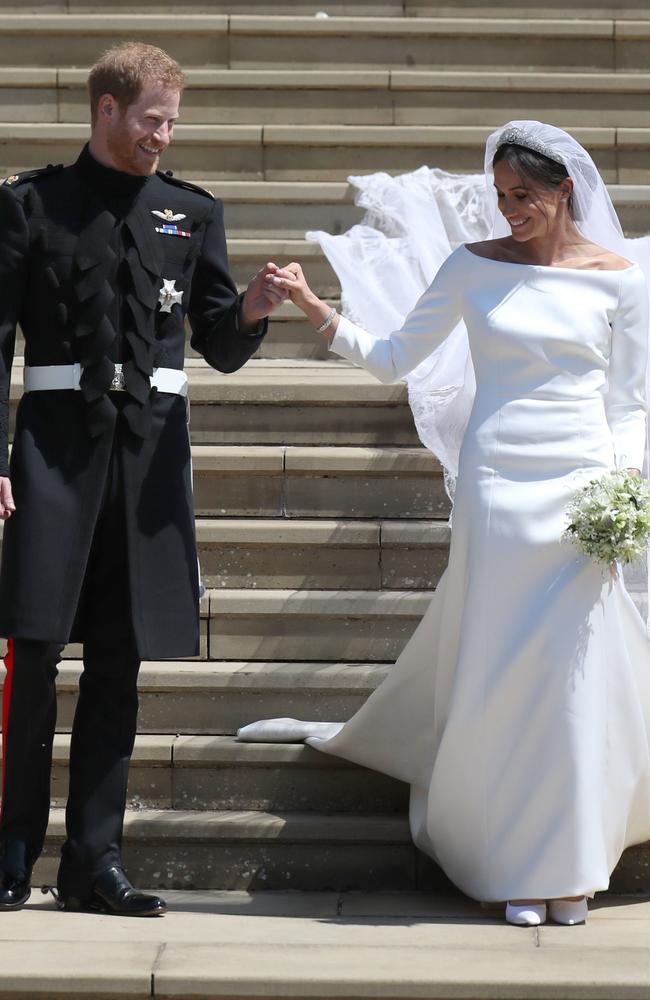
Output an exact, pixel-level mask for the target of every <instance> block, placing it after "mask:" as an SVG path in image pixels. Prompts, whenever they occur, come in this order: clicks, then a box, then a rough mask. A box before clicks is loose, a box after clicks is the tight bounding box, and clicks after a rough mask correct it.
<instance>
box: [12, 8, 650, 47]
mask: <svg viewBox="0 0 650 1000" xmlns="http://www.w3.org/2000/svg"><path fill="white" fill-rule="evenodd" d="M2 27H3V33H5V34H7V35H9V36H12V35H13V36H16V35H18V36H19V35H32V36H33V35H36V34H41V35H42V34H54V35H64V36H69V35H73V34H74V33H75V32H83V33H84V34H85V35H104V34H109V35H115V34H116V33H118V32H126V31H128V32H129V33H130V34H132V35H134V36H137V35H140V34H145V33H146V34H148V35H151V33H155V34H156V35H172V36H174V37H175V36H177V35H178V30H179V26H178V23H177V19H170V18H169V17H168V16H166V15H160V14H142V13H136V14H123V13H117V14H110V15H107V14H104V13H102V14H96V13H91V14H70V13H58V14H54V13H52V14H35V13H29V14H5V13H4V12H3V19H2ZM182 27H183V34H185V35H192V34H200V35H203V36H205V35H214V36H217V37H219V36H221V37H225V36H228V35H238V36H246V35H255V34H260V33H263V34H264V35H265V36H273V35H283V36H287V35H288V36H305V35H307V36H315V37H321V38H322V37H327V36H330V37H332V36H334V37H340V36H342V35H343V36H345V37H350V36H352V37H364V36H365V37H371V38H372V37H375V38H376V37H385V36H388V37H393V38H400V37H413V36H414V35H415V36H422V35H424V36H434V37H437V38H440V37H458V36H460V37H463V36H466V35H471V36H474V37H475V36H481V37H494V36H503V35H506V36H516V37H526V36H532V37H534V38H579V39H581V40H582V39H604V40H607V39H610V40H614V39H619V38H620V39H627V38H638V37H647V36H648V35H649V34H650V25H648V22H647V21H644V20H622V19H618V18H612V17H609V18H550V17H545V18H522V17H484V18H480V17H472V18H471V19H469V18H466V17H465V18H463V17H408V16H404V17H400V18H396V17H368V16H358V15H348V16H346V15H333V16H331V17H328V18H315V17H313V15H312V16H310V15H278V14H266V15H259V14H183V15H182Z"/></svg>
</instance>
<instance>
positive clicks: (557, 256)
mask: <svg viewBox="0 0 650 1000" xmlns="http://www.w3.org/2000/svg"><path fill="white" fill-rule="evenodd" d="M490 142H491V143H492V146H491V147H490V146H488V149H489V150H490V149H491V150H492V151H493V152H494V155H493V156H492V154H491V155H490V164H489V166H491V167H493V171H494V185H495V188H496V192H497V197H498V208H499V211H500V213H501V215H502V217H503V218H504V219H505V220H506V222H507V224H508V227H509V235H507V236H505V237H502V238H497V239H492V240H486V241H483V242H479V243H475V244H472V245H470V246H460V247H459V248H458V249H457V250H455V251H454V252H453V253H452V254H451V255H450V256H449V257H448V259H447V260H446V261H445V263H444V264H443V266H442V267H441V268H440V270H439V271H438V273H437V275H436V277H435V279H434V281H433V283H432V284H431V285H430V287H429V288H428V289H427V290H426V291H425V292H424V294H423V295H422V297H421V298H420V300H419V301H418V303H417V305H416V306H415V308H414V309H413V310H412V312H411V313H410V314H409V315H408V317H407V318H406V320H405V322H404V325H403V326H402V328H401V329H400V330H398V331H396V332H394V333H392V334H390V336H388V337H383V338H377V337H376V336H373V335H371V334H370V333H369V332H367V331H365V330H363V329H361V328H360V327H359V326H356V325H355V324H353V323H352V322H350V321H349V320H347V319H345V318H343V317H340V316H338V315H335V316H333V315H332V312H331V310H330V309H329V307H328V306H327V305H326V304H325V303H323V302H321V301H320V300H319V299H318V298H317V297H316V296H315V295H314V293H313V292H311V290H310V288H309V286H308V284H307V282H306V280H305V278H304V275H303V273H302V270H301V268H300V266H299V265H298V264H291V265H288V266H287V267H286V268H285V269H283V270H282V271H280V272H278V273H277V275H276V276H275V278H274V279H273V280H274V281H275V282H276V283H277V284H278V285H280V286H282V287H285V288H287V289H288V290H289V292H290V294H291V297H292V299H293V301H294V302H296V303H297V305H298V306H300V308H302V309H303V311H304V312H305V314H306V315H307V317H308V318H309V319H310V320H311V321H312V322H313V323H314V325H315V326H316V327H320V328H321V329H323V331H324V333H325V335H326V336H328V338H330V337H331V349H332V350H333V351H335V352H336V353H337V354H339V355H341V356H342V357H344V358H347V359H348V360H350V361H353V362H355V363H356V364H359V365H362V366H363V367H365V368H367V369H368V370H369V371H371V372H372V373H373V374H374V375H376V376H377V378H379V379H380V380H381V381H383V382H394V381H397V380H399V379H401V378H403V377H404V376H405V375H406V374H407V373H408V372H410V371H412V370H413V369H414V368H415V367H416V366H417V365H418V364H419V363H420V362H421V361H422V360H423V359H424V358H425V357H427V356H428V355H430V354H431V352H432V351H433V350H434V349H435V348H437V347H438V345H440V344H442V343H443V341H445V338H447V337H448V336H449V334H450V333H451V332H452V331H453V330H454V328H456V327H457V324H458V322H459V320H460V319H461V318H462V319H463V320H464V322H465V326H466V329H467V335H468V339H469V349H470V354H471V359H472V363H473V369H474V373H475V377H476V395H475V398H474V401H473V405H472V408H471V414H470V416H469V422H468V424H467V428H466V430H465V433H464V437H463V443H462V448H461V451H460V457H459V462H458V478H457V483H456V490H455V504H454V512H453V530H452V539H451V547H450V553H449V564H448V568H447V570H446V571H445V573H444V575H443V577H442V579H441V581H440V583H439V585H438V588H437V590H436V592H435V594H434V595H433V598H432V601H431V605H430V607H429V609H428V611H427V613H426V614H425V616H424V618H423V619H422V622H421V623H420V625H419V627H418V628H417V630H416V632H415V634H414V635H413V637H412V639H411V640H410V642H409V643H408V645H407V646H406V648H405V649H404V651H403V653H402V655H401V656H400V658H399V660H398V661H397V663H396V664H395V666H394V668H393V669H392V671H391V673H390V674H389V676H388V678H387V679H386V680H385V681H384V682H383V684H382V685H381V686H380V687H379V688H378V689H377V690H376V691H375V692H374V694H373V695H371V697H370V698H369V699H368V701H367V702H366V704H365V705H364V706H363V707H362V708H361V709H360V711H359V712H357V714H356V715H355V716H354V717H353V718H352V719H351V720H350V721H349V722H347V723H345V724H331V725H330V724H326V723H321V724H316V723H298V722H296V721H295V720H269V721H266V722H261V723H254V724H252V725H250V726H247V727H244V728H243V729H242V730H240V732H239V738H240V739H242V740H254V741H260V742H265V741H266V742H268V741H278V740H280V741H294V740H301V739H307V741H308V742H309V743H310V744H311V745H312V746H315V747H317V748H318V749H319V750H322V751H324V752H326V753H330V754H335V755H337V756H341V757H344V758H347V759H349V760H352V761H355V762H357V763H359V764H362V765H365V766H367V767H370V768H374V769H376V770H379V771H383V772H385V773H387V774H389V775H392V776H394V777H396V778H399V779H401V780H403V781H406V782H408V783H409V785H410V786H411V808H410V823H411V829H412V833H413V838H414V841H415V843H416V844H417V845H418V846H419V847H420V848H421V849H422V850H423V851H425V852H426V853H427V854H429V855H430V856H432V857H433V858H434V859H435V860H436V861H437V862H438V864H440V866H441V867H442V868H443V870H444V871H445V872H446V873H447V875H448V876H449V877H450V878H451V879H452V880H453V881H454V882H455V883H456V885H458V886H459V888H460V889H462V890H463V891H464V892H465V893H467V894H468V895H470V896H472V897H474V898H476V899H479V900H482V901H509V902H508V905H507V908H506V918H507V919H508V920H509V921H510V922H512V923H519V924H528V925H530V924H539V923H543V922H544V920H545V919H546V916H547V910H549V911H550V916H551V917H552V918H553V919H554V920H556V921H557V922H560V923H579V922H582V921H583V920H584V919H586V916H587V904H586V899H585V897H587V896H591V895H593V894H594V893H595V892H596V891H599V890H604V889H606V888H607V886H608V883H609V878H610V875H611V872H612V871H613V869H614V867H615V866H616V864H617V861H618V859H619V858H620V856H621V853H622V852H623V850H624V849H625V848H626V847H627V846H630V845H633V844H639V843H642V842H644V841H646V840H648V839H650V746H649V743H650V647H649V643H648V639H647V635H646V630H645V626H644V623H643V622H642V620H641V617H640V615H639V613H638V612H637V610H636V607H635V605H634V603H633V601H632V599H631V597H630V596H629V594H628V593H627V591H626V589H625V586H624V584H623V581H622V579H621V576H620V574H616V573H612V572H608V571H605V572H603V570H602V568H601V567H600V566H598V565H597V564H596V563H594V562H592V561H590V560H589V559H587V558H586V557H585V556H582V555H580V554H578V553H577V550H576V549H575V548H573V546H572V545H571V544H570V543H568V542H566V541H563V540H562V538H561V536H562V533H563V530H564V528H565V526H566V508H567V504H568V502H569V500H570V498H571V497H572V496H573V495H574V493H575V491H576V489H577V488H579V487H580V485H582V484H583V483H584V482H586V481H588V480H589V479H591V478H593V477H595V476H597V475H599V474H602V473H606V472H608V471H610V470H612V469H613V468H628V469H633V470H637V471H638V470H640V469H641V467H642V464H643V460H644V451H645V441H646V408H645V400H644V395H645V374H646V355H647V341H648V292H647V286H646V282H645V279H644V276H643V272H642V270H641V269H640V268H639V266H638V265H636V264H631V263H630V261H629V260H627V259H625V258H624V257H622V256H620V255H618V254H617V253H616V252H615V249H616V246H617V244H616V242H615V239H614V235H613V236H612V239H611V240H610V241H609V243H606V244H605V246H601V245H598V244H597V243H596V242H594V241H593V236H592V235H591V234H592V233H594V232H601V233H603V232H604V233H606V226H605V227H603V225H602V222H603V218H602V210H603V206H604V207H605V210H606V212H610V210H611V213H612V216H613V217H614V219H615V216H614V214H613V208H612V207H611V203H610V202H609V198H608V196H607V192H606V189H605V187H604V185H603V182H602V180H601V179H600V177H599V175H598V173H597V171H596V168H595V167H594V166H593V163H592V161H591V159H590V157H589V156H588V154H587V153H586V152H585V151H584V150H583V149H582V147H580V146H579V145H578V144H577V143H576V142H575V140H573V139H572V138H571V137H570V136H568V135H567V134H566V133H564V132H561V130H558V129H553V128H552V127H550V126H543V125H540V124H539V123H511V125H510V126H506V127H505V128H504V130H500V131H499V133H495V135H494V136H493V137H491V140H490ZM567 149H571V150H572V151H573V152H574V153H576V151H579V157H578V159H579V162H581V163H583V164H586V165H587V167H588V166H589V164H591V168H592V173H591V175H590V174H589V170H587V169H585V170H583V171H582V173H581V174H580V176H578V171H577V170H575V171H574V172H573V173H571V171H570V170H569V171H567V169H566V166H567V165H570V164H572V163H573V162H577V161H576V160H575V159H573V160H572V159H571V157H570V156H569V155H567V154H566V152H565V151H566V150H567ZM585 178H587V180H585ZM599 212H600V213H601V215H600V218H599V217H598V213H599ZM597 223H600V224H601V225H600V229H599V228H598V225H597ZM619 232H620V230H619ZM590 237H591V238H590ZM601 242H604V240H601ZM547 902H548V907H547Z"/></svg>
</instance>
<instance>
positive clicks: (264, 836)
mask: <svg viewBox="0 0 650 1000" xmlns="http://www.w3.org/2000/svg"><path fill="white" fill-rule="evenodd" d="M64 829H65V827H64V812H63V810H62V809H53V810H52V812H51V814H50V825H49V828H48V836H47V841H46V846H45V853H44V855H43V856H42V857H41V859H40V860H39V862H38V863H37V865H36V868H35V870H34V880H35V882H36V884H37V885H38V884H39V883H42V882H49V883H50V884H51V883H52V881H54V880H55V879H56V870H57V866H58V862H59V851H60V847H61V844H62V842H63V839H64ZM123 848H124V851H123V853H124V860H125V866H126V868H127V870H128V872H129V875H130V877H131V878H132V879H133V881H134V882H135V883H136V884H139V885H143V886H148V887H150V888H159V889H163V888H168V889H171V888H178V889H253V888H260V889H262V888H263V889H302V890H315V891H323V890H327V889H331V890H339V891H340V890H343V889H369V888H371V887H372V888H373V889H374V890H378V889H382V888H383V889H413V888H419V887H424V886H425V885H427V886H431V885H432V884H437V885H438V886H440V885H442V884H445V881H446V880H444V877H443V876H442V875H441V874H440V873H439V871H438V870H437V869H435V868H434V866H433V864H432V863H431V862H429V861H428V860H427V859H426V858H424V857H423V856H422V855H420V853H419V852H418V851H417V850H416V848H415V847H414V846H413V844H412V842H411V839H410V834H409V830H408V823H407V820H406V817H405V816H401V815H397V816H392V815H380V816H354V815H345V814H343V815H340V814H332V815H322V814H319V813H277V814H276V813H264V812H256V811H232V810H225V811H205V812H203V811H202V812H197V811H196V810H189V811H185V810H171V809H169V810H163V809H161V810H146V809H141V810H129V811H128V812H127V814H126V820H125V824H124V841H123Z"/></svg>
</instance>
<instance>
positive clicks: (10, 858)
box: [0, 840, 32, 910]
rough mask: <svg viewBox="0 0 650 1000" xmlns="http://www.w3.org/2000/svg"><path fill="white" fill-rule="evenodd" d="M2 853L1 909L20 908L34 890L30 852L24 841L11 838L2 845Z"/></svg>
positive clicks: (0, 875)
mask: <svg viewBox="0 0 650 1000" xmlns="http://www.w3.org/2000/svg"><path fill="white" fill-rule="evenodd" d="M2 854H3V858H2V861H0V910H20V909H21V908H22V907H23V906H24V905H25V903H26V902H27V900H28V899H29V897H30V895H31V892H32V887H31V878H32V865H31V864H30V857H29V852H28V850H27V847H26V845H25V843H24V842H23V841H21V840H11V841H7V842H6V843H4V844H3V845H2Z"/></svg>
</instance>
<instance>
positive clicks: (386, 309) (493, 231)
mask: <svg viewBox="0 0 650 1000" xmlns="http://www.w3.org/2000/svg"><path fill="white" fill-rule="evenodd" d="M506 141H508V142H513V143H517V144H518V145H522V146H527V147H528V148H531V149H535V150H537V151H539V152H542V153H545V155H547V156H550V157H551V158H552V159H554V160H557V161H558V162H560V163H563V164H564V166H565V167H566V170H567V172H568V174H569V176H570V177H571V178H572V180H573V184H574V188H573V214H574V219H575V222H576V225H577V226H578V228H579V229H580V231H581V232H582V233H583V234H584V235H585V236H586V237H587V238H588V239H590V240H592V241H593V242H595V243H598V244H600V245H601V246H604V247H606V248H607V249H609V250H612V251H614V252H616V253H618V254H621V255H622V256H624V257H627V258H628V259H630V260H634V261H636V262H637V263H638V264H640V265H641V267H642V268H643V270H644V272H645V275H646V279H647V280H648V282H649V285H650V237H643V238H641V239H626V238H625V236H624V234H623V231H622V228H621V225H620V222H619V219H618V216H617V214H616V211H615V209H614V206H613V204H612V201H611V198H610V197H609V193H608V191H607V188H606V186H605V184H604V182H603V180H602V178H601V176H600V174H599V172H598V169H597V167H596V165H595V163H594V161H593V160H592V158H591V156H590V155H589V153H588V152H587V151H586V150H585V149H584V148H583V147H582V146H581V145H580V143H578V142H577V141H576V140H575V139H574V138H573V137H572V136H571V135H569V133H568V132H565V131H564V130H563V129H560V128H556V127H555V126H553V125H547V124H544V123H543V122H537V121H528V120H522V121H511V122H508V123H507V124H506V125H504V126H503V127H502V128H499V129H497V130H496V131H495V132H493V133H492V134H491V135H490V136H489V138H488V140H487V143H486V148H485V167H484V173H483V174H469V175H467V174H465V175H459V174H450V173H447V172H446V171H443V170H438V169H435V168H429V167H420V168H419V169H418V170H416V171H414V172H412V173H408V174H402V175H401V176H398V177H391V176H390V175H388V174H386V173H377V174H371V175H369V176H362V177H350V178H349V182H350V184H352V185H353V187H355V188H356V189H357V192H358V193H357V196H356V203H357V204H358V205H359V206H361V207H362V208H364V209H365V210H366V211H365V215H364V217H363V219H362V221H361V222H360V223H359V224H358V225H355V226H353V227H352V228H351V229H350V230H348V231H347V232H346V233H344V234H342V235H340V236H332V235H330V234H328V233H323V232H308V233H307V234H306V237H307V239H309V240H312V241H314V242H318V243H319V244H320V245H321V247H322V249H323V251H324V253H325V255H326V256H327V258H328V259H329V261H330V263H331V265H332V267H333V269H334V271H335V272H336V274H337V277H338V279H339V281H340V283H341V307H342V311H343V313H344V315H346V316H348V317H349V318H350V319H351V320H353V321H354V322H355V323H357V324H359V325H360V326H362V327H363V328H364V329H365V330H367V331H369V332H371V333H373V334H375V335H376V336H378V337H387V336H388V335H389V333H390V332H391V331H392V330H395V329H399V327H400V326H401V325H402V322H403V320H404V317H405V316H406V314H407V313H408V312H409V311H410V309H411V308H412V307H413V305H414V304H415V302H416V301H417V299H418V298H419V296H420V295H421V294H422V292H423V291H424V290H425V289H426V288H427V287H428V285H429V284H430V283H431V282H432V280H433V278H434V277H435V275H436V272H437V271H438V268H439V267H440V265H441V264H442V262H443V261H444V260H445V259H446V257H448V256H449V254H450V253H451V252H452V250H454V249H455V248H456V247H457V246H458V245H459V244H461V243H472V242H474V241H476V240H482V239H488V238H490V237H498V236H504V235H507V234H508V232H509V229H508V226H507V223H506V222H505V220H504V219H503V217H502V216H501V213H500V212H499V211H498V209H497V201H496V193H495V190H494V185H493V176H492V160H493V158H494V154H495V152H496V150H497V148H498V146H499V145H502V144H503V143H504V142H506ZM406 382H407V385H408V392H409V402H410V405H411V409H412V411H413V416H414V420H415V425H416V428H417V431H418V434H419V436H420V439H421V441H422V443H423V444H424V445H425V446H426V447H427V448H429V449H430V450H431V451H432V452H433V453H434V454H435V455H436V456H437V457H438V458H439V460H440V462H441V464H442V466H443V468H444V471H445V479H446V483H447V486H448V490H449V492H450V494H451V495H452V496H453V483H454V480H455V477H456V475H457V472H458V455H459V451H460V445H461V443H462V439H463V434H464V432H465V427H466V425H467V420H468V417H469V413H470V410H471V406H472V401H473V398H474V392H475V381H474V373H473V370H472V365H471V359H470V354H469V345H468V339H467V331H466V329H465V326H464V324H463V323H459V324H458V326H457V327H456V328H455V330H454V331H453V332H452V334H451V335H450V336H449V337H448V338H447V339H446V340H445V342H444V343H443V344H442V345H441V346H440V347H439V348H437V350H435V351H434V352H433V353H432V354H431V356H430V357H429V358H427V359H426V360H425V361H424V362H422V364H420V365H419V366H418V367H417V368H416V369H414V370H413V371H412V372H411V373H410V374H409V375H408V376H407V378H406ZM649 388H650V386H649ZM648 398H650V392H649V393H648ZM646 464H647V463H646ZM643 577H644V582H643V585H641V581H640V580H639V579H635V576H634V574H630V575H629V577H628V576H626V579H627V581H628V586H629V587H630V589H633V590H635V591H637V592H639V593H643V594H645V592H646V586H645V574H643Z"/></svg>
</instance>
